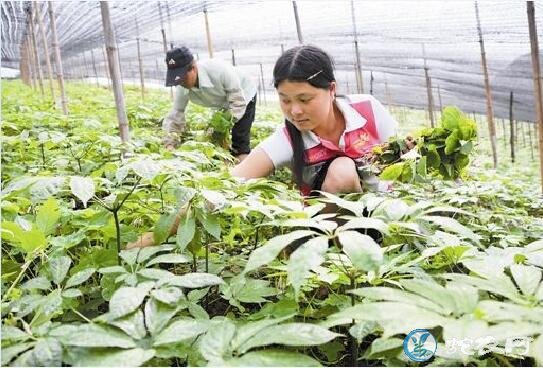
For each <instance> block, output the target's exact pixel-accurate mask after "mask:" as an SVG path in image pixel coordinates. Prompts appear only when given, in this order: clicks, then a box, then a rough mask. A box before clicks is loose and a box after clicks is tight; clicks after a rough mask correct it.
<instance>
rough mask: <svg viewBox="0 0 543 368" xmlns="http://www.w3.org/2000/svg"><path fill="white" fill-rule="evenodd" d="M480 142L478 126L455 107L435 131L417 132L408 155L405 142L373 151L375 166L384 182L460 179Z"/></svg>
mask: <svg viewBox="0 0 543 368" xmlns="http://www.w3.org/2000/svg"><path fill="white" fill-rule="evenodd" d="M476 139H477V126H476V124H475V122H474V121H473V120H471V119H469V118H468V117H467V116H466V115H464V114H463V113H462V111H460V110H459V109H458V108H456V107H446V108H445V109H444V110H443V113H442V115H441V120H440V122H439V125H438V126H437V127H436V128H424V129H422V130H421V131H419V132H418V134H417V137H416V146H415V148H413V149H412V150H411V151H410V152H409V153H407V154H404V155H402V152H405V151H406V149H407V145H406V143H405V141H404V140H403V139H397V138H395V139H393V140H391V141H389V142H388V143H386V144H385V145H384V146H379V147H376V148H375V149H374V152H373V153H374V154H375V158H374V160H375V161H374V163H375V164H376V166H377V168H378V171H379V172H380V173H381V175H380V177H381V179H384V180H398V181H401V182H412V181H425V180H426V177H427V176H428V175H429V174H430V175H436V174H438V175H440V176H442V177H443V178H444V179H447V180H451V179H457V178H459V177H460V176H461V175H462V171H463V169H464V168H465V167H466V166H467V165H468V164H469V155H470V154H471V153H472V152H473V147H474V143H475V141H476Z"/></svg>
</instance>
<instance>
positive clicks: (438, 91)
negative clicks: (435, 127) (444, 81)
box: [437, 84, 443, 112]
mask: <svg viewBox="0 0 543 368" xmlns="http://www.w3.org/2000/svg"><path fill="white" fill-rule="evenodd" d="M437 97H438V98H439V111H440V112H443V104H442V103H441V90H440V89H439V84H438V85H437Z"/></svg>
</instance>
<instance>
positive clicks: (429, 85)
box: [422, 44, 435, 128]
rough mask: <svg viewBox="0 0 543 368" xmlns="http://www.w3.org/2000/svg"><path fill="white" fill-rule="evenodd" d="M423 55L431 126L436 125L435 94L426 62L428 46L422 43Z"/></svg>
mask: <svg viewBox="0 0 543 368" xmlns="http://www.w3.org/2000/svg"><path fill="white" fill-rule="evenodd" d="M422 57H423V59H424V76H425V77H426V94H427V96H428V116H429V117H430V126H431V127H432V128H433V127H434V126H435V121H434V96H433V94H432V80H431V79H430V75H429V73H428V64H427V63H426V48H425V46H424V44H422Z"/></svg>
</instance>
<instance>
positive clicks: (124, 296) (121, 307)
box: [109, 283, 152, 318]
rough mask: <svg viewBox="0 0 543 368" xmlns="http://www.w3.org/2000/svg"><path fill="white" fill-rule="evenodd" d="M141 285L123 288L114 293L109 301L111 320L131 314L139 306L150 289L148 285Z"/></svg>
mask: <svg viewBox="0 0 543 368" xmlns="http://www.w3.org/2000/svg"><path fill="white" fill-rule="evenodd" d="M150 284H152V283H150ZM142 285H143V284H140V285H139V286H137V287H129V286H124V287H120V288H119V289H117V291H115V293H114V294H113V296H112V297H111V300H110V301H109V313H110V314H111V316H112V318H119V317H122V316H125V315H127V314H129V313H132V312H133V311H135V310H136V308H138V307H139V306H140V305H141V303H142V302H143V299H144V298H145V297H146V296H147V294H148V293H149V289H150V287H149V286H148V285H145V286H142Z"/></svg>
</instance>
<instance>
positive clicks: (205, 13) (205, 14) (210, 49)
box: [204, 5, 213, 59]
mask: <svg viewBox="0 0 543 368" xmlns="http://www.w3.org/2000/svg"><path fill="white" fill-rule="evenodd" d="M204 20H205V24H206V38H207V52H208V53H209V58H210V59H212V58H213V45H212V44H211V32H210V31H209V20H208V19H207V7H206V6H205V5H204Z"/></svg>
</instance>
